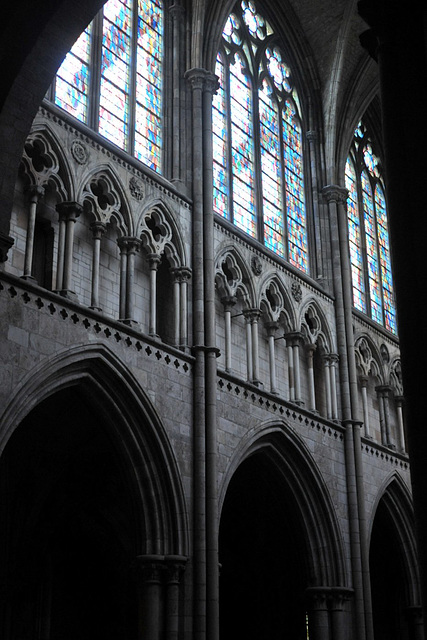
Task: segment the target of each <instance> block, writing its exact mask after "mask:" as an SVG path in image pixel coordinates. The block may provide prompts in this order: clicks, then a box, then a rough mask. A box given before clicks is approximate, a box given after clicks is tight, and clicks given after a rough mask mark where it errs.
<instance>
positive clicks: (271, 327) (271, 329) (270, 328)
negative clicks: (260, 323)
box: [265, 320, 280, 336]
mask: <svg viewBox="0 0 427 640" xmlns="http://www.w3.org/2000/svg"><path fill="white" fill-rule="evenodd" d="M265 326H266V327H267V332H268V335H269V336H274V334H275V333H276V331H277V329H278V328H279V326H280V325H279V323H278V322H277V321H276V320H269V321H268V322H266V323H265Z"/></svg>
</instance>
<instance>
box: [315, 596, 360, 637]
mask: <svg viewBox="0 0 427 640" xmlns="http://www.w3.org/2000/svg"><path fill="white" fill-rule="evenodd" d="M352 597H353V589H350V588H347V587H311V588H309V589H307V591H306V598H307V609H308V634H309V637H310V640H330V638H333V639H334V640H347V638H348V637H349V631H348V630H349V627H350V625H351V623H350V618H349V613H348V611H347V608H346V602H347V601H348V600H350V599H351V598H352Z"/></svg>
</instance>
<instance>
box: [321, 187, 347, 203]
mask: <svg viewBox="0 0 427 640" xmlns="http://www.w3.org/2000/svg"><path fill="white" fill-rule="evenodd" d="M322 194H323V197H324V198H325V200H326V202H327V203H328V204H329V203H330V202H336V204H345V203H346V202H347V198H348V189H346V188H345V187H340V186H338V185H336V184H328V185H327V186H326V187H323V189H322Z"/></svg>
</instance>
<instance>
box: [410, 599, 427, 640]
mask: <svg viewBox="0 0 427 640" xmlns="http://www.w3.org/2000/svg"><path fill="white" fill-rule="evenodd" d="M407 615H408V623H409V630H410V636H409V637H410V638H411V640H424V617H423V610H422V607H421V606H420V605H418V606H417V605H413V606H412V607H408V609H407Z"/></svg>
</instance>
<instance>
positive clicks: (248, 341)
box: [243, 309, 253, 382]
mask: <svg viewBox="0 0 427 640" xmlns="http://www.w3.org/2000/svg"><path fill="white" fill-rule="evenodd" d="M243 316H244V318H245V322H246V375H247V378H248V382H252V377H253V359H252V353H253V350H252V326H251V325H252V318H251V313H250V309H246V310H245V311H244V312H243Z"/></svg>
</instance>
